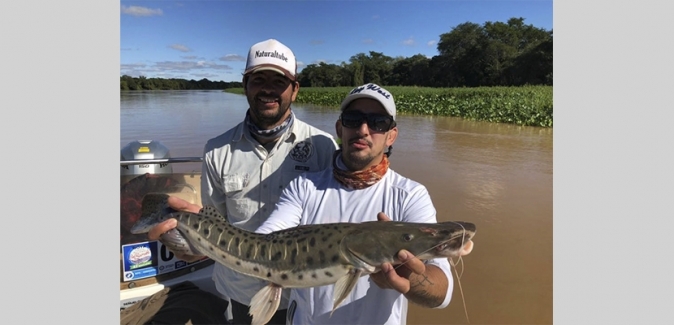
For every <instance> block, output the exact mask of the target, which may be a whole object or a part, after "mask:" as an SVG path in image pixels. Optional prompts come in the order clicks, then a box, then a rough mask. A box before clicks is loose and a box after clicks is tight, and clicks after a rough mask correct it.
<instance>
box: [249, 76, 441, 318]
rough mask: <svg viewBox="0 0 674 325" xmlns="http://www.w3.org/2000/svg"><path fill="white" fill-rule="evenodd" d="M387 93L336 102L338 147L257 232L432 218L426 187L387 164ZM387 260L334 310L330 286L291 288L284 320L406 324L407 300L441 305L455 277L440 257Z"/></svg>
mask: <svg viewBox="0 0 674 325" xmlns="http://www.w3.org/2000/svg"><path fill="white" fill-rule="evenodd" d="M395 117H396V105H395V102H394V100H393V95H391V93H390V92H388V91H387V90H386V89H384V88H382V87H380V86H378V85H376V84H366V85H362V86H360V87H356V88H354V89H353V90H352V91H351V92H350V93H349V94H348V95H347V96H346V97H345V98H344V100H343V101H342V104H341V114H340V116H339V118H338V120H337V122H336V123H335V129H336V132H337V135H338V136H339V138H340V139H341V148H340V149H339V150H338V151H336V152H335V154H334V157H333V159H332V166H331V167H330V168H327V169H326V170H323V171H319V172H308V173H304V174H302V175H301V176H299V177H298V178H295V179H294V180H293V181H291V182H290V184H289V185H288V187H286V188H285V189H284V191H283V193H282V194H281V198H280V199H279V202H278V203H277V205H276V208H275V209H274V211H273V212H272V213H271V215H270V216H269V218H268V219H267V221H265V222H264V223H263V224H262V226H260V228H258V229H257V232H259V233H269V232H272V231H277V230H281V229H285V228H291V227H295V226H298V225H308V224H322V223H332V222H354V223H360V222H365V221H375V220H380V221H388V220H394V221H406V222H428V223H436V222H437V219H436V211H435V208H434V206H433V203H432V201H431V198H430V196H429V194H428V191H427V189H426V188H425V187H424V186H423V185H421V184H419V183H417V182H415V181H413V180H411V179H409V178H406V177H404V176H402V175H400V174H398V173H396V172H395V171H393V170H392V169H390V168H389V160H388V157H389V156H390V154H391V151H390V150H391V148H392V146H393V143H394V142H395V140H396V138H397V137H398V127H397V125H396V122H395ZM398 257H399V259H400V260H401V261H402V262H407V263H406V264H404V265H403V266H401V267H399V268H398V269H393V267H392V266H391V265H390V264H388V263H387V264H384V265H382V266H381V269H382V271H381V272H378V273H375V274H372V275H370V276H369V277H361V278H360V279H359V280H358V283H357V284H356V286H355V288H354V289H353V291H352V292H351V294H350V295H349V296H348V297H347V298H346V299H345V300H344V301H343V302H342V303H341V304H340V306H339V307H338V308H337V309H336V310H335V311H334V313H332V308H333V291H334V287H335V286H334V285H326V286H320V287H313V288H305V289H293V290H291V295H290V305H289V306H288V324H396V325H398V324H405V323H406V320H407V303H408V300H410V301H412V302H414V303H416V304H419V305H421V306H424V307H427V308H445V307H446V306H447V305H448V304H449V301H450V298H451V293H452V288H453V280H452V276H451V274H450V268H449V263H448V261H447V259H446V258H439V259H434V260H430V261H427V262H422V261H421V260H419V259H415V258H414V256H412V254H410V253H409V252H407V251H401V252H399V254H398Z"/></svg>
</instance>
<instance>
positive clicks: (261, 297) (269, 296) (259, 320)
mask: <svg viewBox="0 0 674 325" xmlns="http://www.w3.org/2000/svg"><path fill="white" fill-rule="evenodd" d="M282 291H283V287H281V286H279V285H278V284H274V283H269V285H267V286H266V287H264V288H262V289H260V291H258V292H257V293H256V294H255V296H253V299H252V300H251V301H250V310H249V312H248V314H249V315H251V316H253V322H252V323H251V324H252V325H264V324H267V323H268V322H269V320H270V319H271V318H272V316H274V313H275V312H276V310H277V309H278V306H279V304H280V303H281V292H282Z"/></svg>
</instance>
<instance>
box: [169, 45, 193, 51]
mask: <svg viewBox="0 0 674 325" xmlns="http://www.w3.org/2000/svg"><path fill="white" fill-rule="evenodd" d="M168 47H169V48H172V49H174V50H178V51H180V52H189V51H190V48H189V47H187V46H185V45H182V44H171V45H169V46H168Z"/></svg>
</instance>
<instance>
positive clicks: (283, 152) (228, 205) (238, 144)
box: [149, 39, 337, 324]
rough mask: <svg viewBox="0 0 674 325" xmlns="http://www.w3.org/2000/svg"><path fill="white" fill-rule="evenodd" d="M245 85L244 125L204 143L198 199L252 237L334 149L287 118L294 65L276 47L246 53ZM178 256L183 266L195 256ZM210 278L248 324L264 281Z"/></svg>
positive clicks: (325, 137) (232, 274) (224, 273)
mask: <svg viewBox="0 0 674 325" xmlns="http://www.w3.org/2000/svg"><path fill="white" fill-rule="evenodd" d="M243 87H244V93H245V95H246V97H247V98H248V104H249V109H248V111H247V112H246V116H245V118H244V120H243V122H241V123H239V124H238V125H237V126H235V127H233V128H232V129H230V130H228V131H226V132H225V133H223V134H221V135H219V136H217V137H215V138H212V139H210V140H208V142H207V143H206V146H205V148H204V156H203V166H202V176H201V201H202V204H203V205H210V206H215V207H216V208H217V209H218V210H219V212H220V213H221V214H222V215H223V216H225V217H226V218H227V219H228V221H229V222H230V223H232V224H233V225H235V226H237V227H239V228H242V229H245V230H248V231H254V230H255V229H257V228H258V227H259V226H260V225H261V224H262V223H263V222H264V221H265V220H266V219H267V217H268V216H269V214H270V213H271V211H272V210H273V209H274V204H275V203H276V202H277V201H278V198H279V196H280V194H281V191H282V190H283V188H284V187H285V186H286V185H287V184H288V183H289V182H290V181H291V180H292V179H293V178H295V177H296V176H298V175H299V174H300V173H302V172H314V171H319V170H323V169H325V168H327V167H329V166H330V164H331V163H332V155H333V153H334V152H335V150H336V149H337V144H336V142H335V140H334V139H333V137H332V136H331V135H330V134H329V133H327V132H324V131H321V130H320V129H318V128H315V127H313V126H311V125H308V124H306V123H304V122H303V121H300V120H298V119H297V117H296V116H295V114H294V113H293V112H292V110H291V108H290V105H291V103H292V102H293V101H295V98H296V97H297V93H298V91H299V87H300V86H299V82H298V81H297V62H296V59H295V55H294V54H293V52H292V51H291V50H290V49H289V48H288V47H287V46H285V45H284V44H282V43H281V42H279V41H277V40H275V39H269V40H266V41H263V42H260V43H257V44H255V45H253V46H252V47H251V48H250V50H249V52H248V60H247V61H246V69H245V71H244V73H243ZM182 203H183V204H186V203H187V202H182ZM174 208H176V207H174ZM175 226H176V224H175V220H174V219H172V220H169V221H167V222H165V223H162V224H160V225H158V226H156V227H155V228H154V229H153V231H151V232H150V234H149V238H150V239H151V240H156V239H159V240H161V237H159V235H158V234H163V233H165V232H166V231H168V230H170V229H172V228H174V227H175ZM176 255H177V257H178V258H181V259H183V260H186V261H192V260H196V259H197V258H199V257H195V256H186V255H181V254H176ZM213 280H214V281H215V285H216V288H217V290H218V292H220V293H221V294H223V295H224V296H225V297H228V298H229V299H230V303H231V306H232V310H231V311H232V315H233V323H234V324H250V323H251V317H250V315H248V312H249V304H250V301H251V298H252V297H253V295H255V293H257V292H258V291H259V290H260V289H261V288H262V287H264V286H265V285H266V283H265V282H263V281H261V280H259V279H256V278H253V277H250V276H247V275H243V274H241V273H238V272H236V271H233V270H231V269H229V268H227V267H226V266H224V265H222V264H219V263H216V264H215V266H214V270H213ZM288 294H289V292H288V291H287V290H284V294H283V296H282V299H281V303H280V307H279V311H278V312H277V313H276V314H275V315H274V317H273V318H272V320H271V321H270V322H269V324H285V316H286V309H285V308H286V306H287V304H288V300H287V297H288Z"/></svg>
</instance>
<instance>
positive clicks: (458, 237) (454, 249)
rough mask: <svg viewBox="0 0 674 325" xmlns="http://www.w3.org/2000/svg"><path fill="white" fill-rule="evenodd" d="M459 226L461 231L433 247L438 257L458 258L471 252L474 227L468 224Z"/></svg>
mask: <svg viewBox="0 0 674 325" xmlns="http://www.w3.org/2000/svg"><path fill="white" fill-rule="evenodd" d="M460 224H461V225H462V226H463V231H460V232H458V233H456V234H453V235H452V236H451V237H450V238H449V239H448V240H446V241H444V242H442V243H440V244H438V245H437V246H435V250H436V252H437V253H438V254H439V255H443V256H447V257H460V256H464V255H468V254H470V252H472V251H473V245H474V244H473V236H475V226H474V225H473V224H470V223H460ZM471 226H472V227H471Z"/></svg>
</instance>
